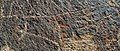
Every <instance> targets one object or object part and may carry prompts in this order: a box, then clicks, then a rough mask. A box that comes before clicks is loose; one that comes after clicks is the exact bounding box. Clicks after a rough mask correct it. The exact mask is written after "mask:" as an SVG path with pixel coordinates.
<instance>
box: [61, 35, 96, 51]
mask: <svg viewBox="0 0 120 51" xmlns="http://www.w3.org/2000/svg"><path fill="white" fill-rule="evenodd" d="M76 37H77V36H73V37H71V38H64V37H62V38H61V39H60V40H61V41H60V45H61V48H62V50H63V51H68V50H70V51H75V50H76V51H97V44H95V43H94V41H93V35H89V34H85V35H80V37H81V38H79V39H76Z"/></svg>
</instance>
